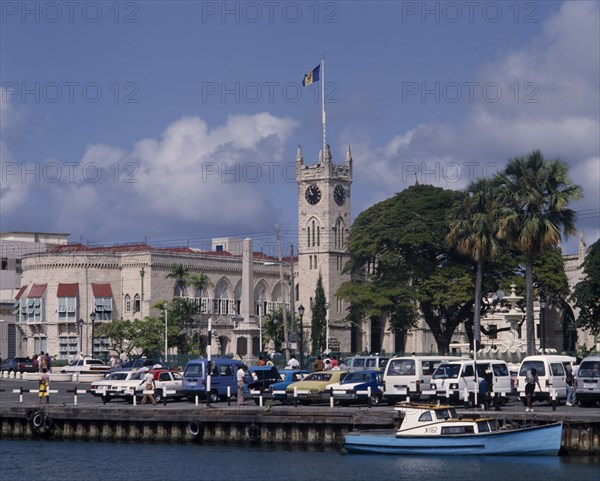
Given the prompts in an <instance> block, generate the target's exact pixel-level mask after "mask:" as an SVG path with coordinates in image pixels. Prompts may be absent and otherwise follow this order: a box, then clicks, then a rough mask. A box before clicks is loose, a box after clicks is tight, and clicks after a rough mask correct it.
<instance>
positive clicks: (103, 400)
mask: <svg viewBox="0 0 600 481" xmlns="http://www.w3.org/2000/svg"><path fill="white" fill-rule="evenodd" d="M102 402H103V403H109V402H110V396H102Z"/></svg>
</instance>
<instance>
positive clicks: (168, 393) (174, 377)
mask: <svg viewBox="0 0 600 481" xmlns="http://www.w3.org/2000/svg"><path fill="white" fill-rule="evenodd" d="M150 372H151V373H152V374H154V399H156V402H157V403H159V402H162V401H164V400H165V399H182V398H184V397H186V394H185V393H184V392H183V390H182V383H183V376H182V374H181V373H180V372H176V371H169V370H168V369H152V370H151V371H150ZM143 378H144V376H142V379H143ZM145 389H146V386H145V385H144V382H143V380H142V381H141V382H140V383H138V384H137V386H135V395H136V396H137V397H138V398H142V397H143V396H144V390H145Z"/></svg>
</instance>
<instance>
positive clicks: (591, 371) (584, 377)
mask: <svg viewBox="0 0 600 481" xmlns="http://www.w3.org/2000/svg"><path fill="white" fill-rule="evenodd" d="M575 392H576V397H577V402H579V404H581V406H594V405H595V404H596V403H598V402H600V356H588V357H586V358H585V359H584V360H583V361H581V364H580V365H579V370H578V371H577V383H576V389H575Z"/></svg>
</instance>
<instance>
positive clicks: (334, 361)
mask: <svg viewBox="0 0 600 481" xmlns="http://www.w3.org/2000/svg"><path fill="white" fill-rule="evenodd" d="M336 367H338V360H337V357H335V356H331V369H334V368H336Z"/></svg>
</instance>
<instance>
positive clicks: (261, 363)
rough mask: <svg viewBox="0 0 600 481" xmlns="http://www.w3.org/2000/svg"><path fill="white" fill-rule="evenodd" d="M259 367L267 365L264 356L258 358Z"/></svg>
mask: <svg viewBox="0 0 600 481" xmlns="http://www.w3.org/2000/svg"><path fill="white" fill-rule="evenodd" d="M257 365H258V366H265V365H266V362H265V358H264V357H262V354H261V355H260V356H258V363H257Z"/></svg>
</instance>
